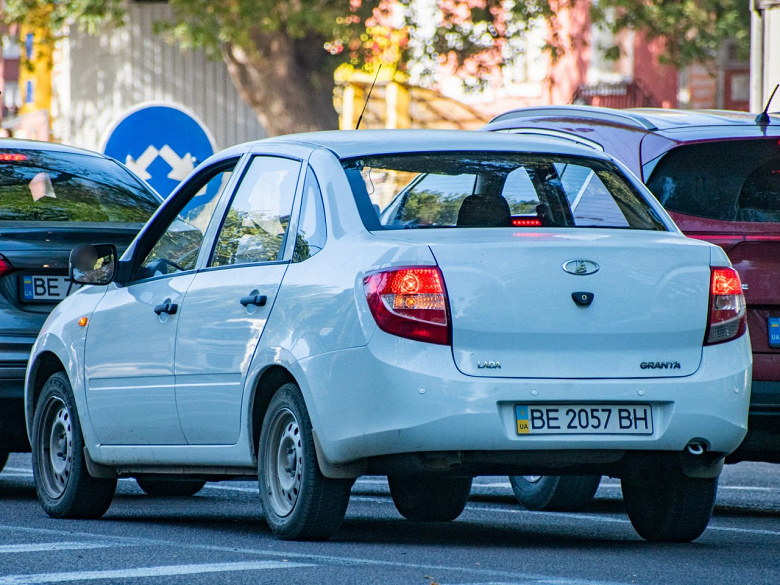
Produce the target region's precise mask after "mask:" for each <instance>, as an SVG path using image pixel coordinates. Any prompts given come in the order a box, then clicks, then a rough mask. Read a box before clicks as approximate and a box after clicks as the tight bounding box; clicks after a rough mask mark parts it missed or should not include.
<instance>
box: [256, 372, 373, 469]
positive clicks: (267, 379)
mask: <svg viewBox="0 0 780 585" xmlns="http://www.w3.org/2000/svg"><path fill="white" fill-rule="evenodd" d="M289 383H293V384H297V385H298V387H301V384H300V382H299V381H298V380H297V379H296V377H295V376H294V375H293V374H292V372H290V370H288V369H287V368H285V367H284V366H281V365H278V364H275V365H272V366H269V367H268V368H266V369H265V370H264V371H263V372H262V373H261V374H260V376H259V378H258V380H257V382H256V383H255V387H254V391H253V393H252V398H251V401H250V403H249V433H248V437H249V440H250V441H251V444H250V445H249V448H250V451H251V453H252V457H253V458H255V459H256V458H257V456H258V443H259V441H260V431H261V430H262V426H263V419H264V418H265V414H266V412H267V411H268V405H269V404H270V403H271V399H272V398H273V397H274V394H276V392H277V390H279V388H281V387H282V386H284V385H285V384H289ZM301 391H302V393H303V400H304V404H305V405H306V408H307V409H308V410H309V418H310V420H311V419H312V417H311V414H312V405H311V404H310V402H309V401H307V400H306V392H305V391H304V389H303V388H301ZM312 434H313V435H314V446H315V449H316V451H317V465H318V467H319V468H320V472H321V473H322V475H324V476H325V477H328V478H331V479H354V478H357V477H360V476H361V475H363V474H364V473H365V470H366V467H367V462H366V461H363V460H361V461H357V462H354V463H351V464H349V465H334V464H332V463H330V462H329V461H328V460H327V458H326V457H325V454H324V453H323V450H322V446H321V445H320V441H319V438H318V436H317V429H316V426H315V423H314V421H313V420H312Z"/></svg>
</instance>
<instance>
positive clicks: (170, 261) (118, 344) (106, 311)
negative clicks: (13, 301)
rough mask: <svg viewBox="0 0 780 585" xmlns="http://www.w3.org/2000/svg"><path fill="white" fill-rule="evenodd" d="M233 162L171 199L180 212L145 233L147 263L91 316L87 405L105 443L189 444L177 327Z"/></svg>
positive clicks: (112, 288) (141, 250) (140, 248)
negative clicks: (181, 412)
mask: <svg viewBox="0 0 780 585" xmlns="http://www.w3.org/2000/svg"><path fill="white" fill-rule="evenodd" d="M234 164H235V161H233V162H228V163H227V166H226V165H225V164H224V163H223V164H221V165H218V166H216V167H213V168H212V169H210V170H207V171H205V172H204V173H200V174H199V175H198V176H197V177H195V178H194V179H193V183H192V186H191V188H188V187H185V188H184V190H183V191H180V192H179V195H178V196H177V197H176V199H175V200H172V201H171V202H170V203H171V204H173V205H175V206H177V207H178V209H173V210H172V212H171V213H170V214H165V213H163V214H162V215H160V216H159V220H158V222H157V223H162V225H160V226H159V228H158V229H156V228H155V224H150V225H149V226H148V228H147V229H146V230H145V234H149V236H150V238H151V241H149V239H146V240H145V239H141V240H140V241H139V243H138V245H137V246H136V250H137V252H138V255H139V256H140V257H142V258H143V259H142V260H141V261H140V262H139V263H137V264H136V263H135V262H133V264H134V266H136V267H137V268H136V269H135V274H134V275H133V276H132V279H131V282H130V283H128V284H125V285H117V284H111V285H109V289H108V292H107V293H106V295H105V296H104V297H103V299H102V300H101V301H100V303H99V304H98V306H97V308H96V310H95V312H94V314H93V315H92V317H91V319H90V326H89V330H88V333H87V340H86V348H85V374H86V381H87V405H88V408H89V414H90V419H91V421H92V425H93V427H94V430H95V433H96V434H97V438H98V440H99V441H100V442H101V443H102V444H104V445H177V444H184V443H185V442H186V441H185V438H184V434H183V432H182V429H181V425H180V424H179V419H178V414H177V412H176V396H175V389H174V357H175V354H174V352H175V347H176V329H177V326H178V322H179V314H180V312H181V306H182V302H183V299H184V293H185V292H186V290H187V288H189V286H190V284H191V283H192V280H193V278H194V277H195V267H196V262H197V259H198V256H199V252H200V248H201V244H202V242H203V239H204V234H205V232H206V228H207V226H208V223H209V221H210V219H211V216H212V214H213V212H214V208H215V206H216V203H217V201H218V199H219V197H220V194H221V192H222V190H223V189H224V187H225V185H226V184H227V181H228V178H229V177H230V174H231V171H232V168H233V166H234ZM187 193H189V196H188V195H187ZM166 207H168V206H166ZM171 215H173V219H172V220H171V219H170V216H171ZM154 234H161V235H159V237H157V238H156V239H155V236H154Z"/></svg>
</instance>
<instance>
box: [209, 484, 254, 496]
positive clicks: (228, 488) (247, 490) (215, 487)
mask: <svg viewBox="0 0 780 585" xmlns="http://www.w3.org/2000/svg"><path fill="white" fill-rule="evenodd" d="M204 489H211V490H224V491H229V492H242V493H245V494H256V493H259V491H258V490H259V488H258V487H253V488H245V487H238V486H234V485H221V484H218V483H207V484H206V485H205V486H204Z"/></svg>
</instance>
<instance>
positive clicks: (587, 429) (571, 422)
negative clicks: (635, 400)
mask: <svg viewBox="0 0 780 585" xmlns="http://www.w3.org/2000/svg"><path fill="white" fill-rule="evenodd" d="M515 418H516V419H517V434H518V435H579V434H591V435H622V434H626V435H651V434H652V433H653V409H652V408H651V407H650V405H649V404H598V405H593V404H537V405H533V406H529V405H524V404H518V405H516V406H515Z"/></svg>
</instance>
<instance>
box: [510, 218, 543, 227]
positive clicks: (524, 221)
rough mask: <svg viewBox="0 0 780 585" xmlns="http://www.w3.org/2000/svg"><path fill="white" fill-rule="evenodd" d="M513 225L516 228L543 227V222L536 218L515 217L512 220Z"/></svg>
mask: <svg viewBox="0 0 780 585" xmlns="http://www.w3.org/2000/svg"><path fill="white" fill-rule="evenodd" d="M512 225H513V226H515V227H541V226H542V221H541V220H540V219H537V218H535V217H529V218H521V217H515V218H513V219H512Z"/></svg>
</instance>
